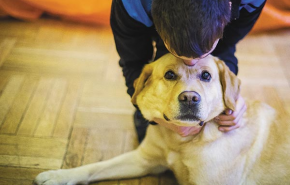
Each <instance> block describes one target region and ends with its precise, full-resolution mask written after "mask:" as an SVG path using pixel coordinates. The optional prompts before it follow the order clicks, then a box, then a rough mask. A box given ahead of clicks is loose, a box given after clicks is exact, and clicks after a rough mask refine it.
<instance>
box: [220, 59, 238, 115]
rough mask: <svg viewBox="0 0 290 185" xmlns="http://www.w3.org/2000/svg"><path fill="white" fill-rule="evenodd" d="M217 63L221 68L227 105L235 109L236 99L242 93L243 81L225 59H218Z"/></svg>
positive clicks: (224, 97) (221, 79)
mask: <svg viewBox="0 0 290 185" xmlns="http://www.w3.org/2000/svg"><path fill="white" fill-rule="evenodd" d="M216 63H217V66H218V69H219V78H220V82H221V85H222V90H223V99H224V103H225V106H226V107H227V108H229V109H231V110H233V111H234V110H235V107H236V101H237V99H238V96H239V94H240V84H241V81H240V80H239V79H238V77H237V76H236V75H235V74H234V73H233V72H231V70H230V69H229V68H228V66H226V64H225V63H224V62H223V61H221V60H217V61H216Z"/></svg>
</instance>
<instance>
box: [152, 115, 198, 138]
mask: <svg viewBox="0 0 290 185" xmlns="http://www.w3.org/2000/svg"><path fill="white" fill-rule="evenodd" d="M153 121H154V122H156V123H158V124H159V125H162V126H164V127H166V128H168V129H170V130H172V131H174V132H176V133H177V134H179V135H180V136H182V137H186V136H192V135H195V134H198V133H199V132H200V130H201V128H202V127H201V126H191V127H186V126H178V125H175V124H173V123H170V122H168V121H165V120H163V119H159V118H155V119H153Z"/></svg>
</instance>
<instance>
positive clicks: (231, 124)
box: [219, 105, 247, 132]
mask: <svg viewBox="0 0 290 185" xmlns="http://www.w3.org/2000/svg"><path fill="white" fill-rule="evenodd" d="M246 110H247V106H246V105H245V106H243V108H242V110H241V111H240V114H239V115H238V116H237V118H236V119H235V120H234V121H225V122H221V124H220V125H221V126H220V127H219V130H221V131H224V132H228V131H231V130H233V129H236V128H239V127H240V126H241V118H242V117H243V115H244V112H245V111H246Z"/></svg>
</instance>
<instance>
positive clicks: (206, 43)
mask: <svg viewBox="0 0 290 185" xmlns="http://www.w3.org/2000/svg"><path fill="white" fill-rule="evenodd" d="M151 11H152V17H153V22H154V24H155V28H156V30H157V32H158V33H159V35H160V37H161V38H162V39H163V41H164V43H165V46H166V47H167V49H168V50H169V51H170V52H171V53H172V54H174V55H175V56H178V57H180V58H182V59H185V60H186V59H194V58H202V57H204V56H205V55H207V54H209V53H211V52H212V51H213V50H214V48H215V46H216V45H217V42H218V40H219V39H220V38H222V36H223V31H224V27H225V25H226V24H227V23H228V22H229V21H230V17H231V10H230V2H229V0H153V1H152V9H151Z"/></svg>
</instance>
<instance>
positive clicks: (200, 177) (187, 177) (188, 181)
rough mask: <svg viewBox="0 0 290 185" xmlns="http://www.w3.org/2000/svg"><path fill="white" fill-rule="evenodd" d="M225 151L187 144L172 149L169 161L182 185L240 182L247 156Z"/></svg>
mask: <svg viewBox="0 0 290 185" xmlns="http://www.w3.org/2000/svg"><path fill="white" fill-rule="evenodd" d="M217 147H218V146H217ZM224 151H226V150H222V149H220V150H217V149H216V148H215V147H213V146H210V147H205V146H198V144H196V145H184V146H182V147H179V148H178V150H175V151H174V150H171V151H169V152H168V153H167V157H166V160H167V164H168V167H169V168H170V169H171V170H172V171H173V172H174V174H175V176H176V178H177V179H178V181H179V182H180V184H181V185H194V184H216V185H219V184H220V185H226V184H231V183H233V182H236V184H239V183H240V182H241V180H242V179H243V177H242V174H243V173H242V172H241V171H239V170H237V169H241V170H242V169H243V168H242V166H243V165H245V162H246V160H245V159H246V158H245V157H243V156H239V155H237V154H235V153H232V154H230V153H225V152H224ZM237 158H239V159H238V160H237ZM235 161H239V162H235ZM233 169H235V170H233ZM225 174H227V175H226V176H225Z"/></svg>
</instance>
